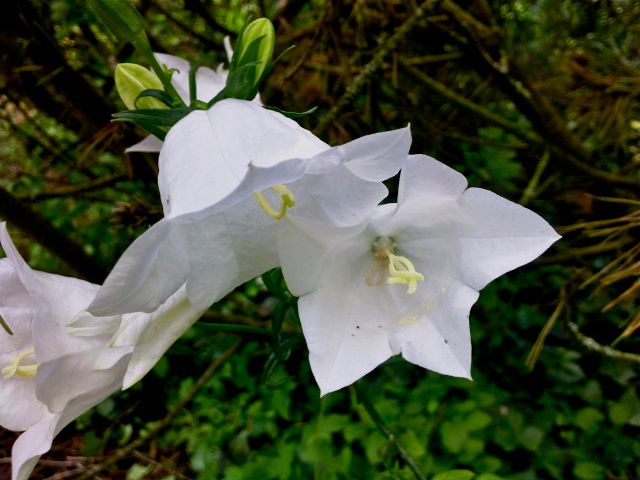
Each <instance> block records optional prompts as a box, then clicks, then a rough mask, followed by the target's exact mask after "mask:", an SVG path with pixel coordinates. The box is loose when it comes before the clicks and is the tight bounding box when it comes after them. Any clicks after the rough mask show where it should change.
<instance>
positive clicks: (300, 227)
mask: <svg viewBox="0 0 640 480" xmlns="http://www.w3.org/2000/svg"><path fill="white" fill-rule="evenodd" d="M364 227H365V224H360V225H356V226H353V227H347V228H335V227H333V226H332V225H326V224H324V223H319V222H316V221H313V220H310V219H306V218H300V217H292V216H289V217H287V218H285V219H284V220H283V221H282V222H280V224H279V225H278V252H280V263H281V267H282V273H283V275H284V277H285V280H286V281H287V286H288V287H289V290H290V291H291V293H293V294H294V295H295V296H297V297H300V296H302V295H304V294H306V293H309V292H311V291H312V290H315V289H317V288H319V287H320V285H321V281H322V278H323V276H324V273H325V271H326V267H327V262H328V260H329V256H330V255H331V250H332V249H333V248H334V247H335V246H337V245H338V244H340V243H342V242H344V241H346V240H349V239H351V238H354V237H355V236H357V235H358V234H359V233H360V232H361V231H362V230H363V229H364Z"/></svg>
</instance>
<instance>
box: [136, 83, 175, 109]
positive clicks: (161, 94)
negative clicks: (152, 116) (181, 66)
mask: <svg viewBox="0 0 640 480" xmlns="http://www.w3.org/2000/svg"><path fill="white" fill-rule="evenodd" d="M143 98H153V99H156V100H158V101H160V102H162V104H163V105H160V106H159V107H158V108H153V109H152V110H164V106H165V105H166V106H167V107H169V108H173V107H177V105H176V104H175V103H176V102H175V100H174V99H173V97H172V96H171V95H169V94H168V93H167V92H165V91H164V90H156V89H153V88H150V89H148V90H144V91H142V92H140V94H139V95H138V96H137V97H136V100H135V105H136V106H137V105H138V102H139V101H140V100H142V99H143ZM156 103H157V102H156Z"/></svg>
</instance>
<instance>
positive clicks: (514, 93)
mask: <svg viewBox="0 0 640 480" xmlns="http://www.w3.org/2000/svg"><path fill="white" fill-rule="evenodd" d="M445 4H446V6H447V8H448V9H450V10H451V11H454V10H461V11H463V12H464V15H452V17H453V18H454V19H455V20H456V22H457V23H458V25H459V26H460V27H461V28H462V29H463V30H464V31H465V33H466V34H467V35H468V37H469V40H468V41H464V42H460V43H461V44H462V46H463V47H466V48H467V49H468V50H469V51H471V52H473V53H475V54H476V55H475V56H474V57H475V58H476V59H477V60H479V61H480V62H481V63H480V65H481V67H482V68H483V69H484V70H488V71H489V72H490V73H492V74H494V75H495V78H496V80H497V81H498V84H499V86H500V87H501V88H502V89H503V91H504V92H505V93H506V94H507V95H508V96H509V97H510V98H511V100H512V101H513V103H514V104H515V105H516V106H517V107H518V108H519V110H520V111H521V112H522V113H523V114H524V115H525V116H526V117H527V118H528V120H529V121H530V122H531V124H532V125H533V128H535V129H536V130H537V132H538V133H539V135H540V136H541V137H542V138H543V139H544V140H545V143H546V142H551V143H552V144H553V146H554V147H555V149H560V150H562V151H563V152H564V155H562V157H561V158H563V159H564V160H565V161H567V163H569V164H571V165H573V166H574V167H576V168H577V169H579V170H581V171H582V172H584V173H587V174H588V175H590V176H592V177H594V178H599V179H601V180H604V181H606V182H609V183H613V184H618V185H628V186H634V187H637V186H638V185H640V178H634V177H631V176H625V175H619V174H616V173H612V172H607V171H604V170H601V169H599V168H596V167H593V166H592V164H593V161H592V156H593V155H592V152H591V150H590V149H588V148H587V147H586V146H585V145H584V144H583V143H582V142H581V141H580V139H579V138H578V137H576V136H575V135H574V134H573V132H571V131H570V130H569V129H568V128H567V126H566V122H565V121H564V119H563V118H562V116H561V115H560V112H559V111H558V110H557V109H556V108H555V107H554V106H553V105H552V104H551V102H550V101H549V100H548V99H547V98H546V97H545V96H544V95H543V94H542V93H541V92H540V91H539V90H538V89H537V88H535V86H534V85H533V83H532V82H531V80H530V79H529V76H527V75H526V74H524V73H523V72H522V71H521V70H520V68H519V65H518V64H517V62H514V61H509V60H508V58H507V56H506V54H505V52H500V58H499V59H498V60H495V59H494V58H493V57H492V56H491V53H490V50H491V47H492V46H493V45H487V37H486V35H484V33H482V34H481V33H480V30H479V29H478V26H477V25H483V24H482V22H480V21H478V20H475V19H474V18H473V17H472V16H471V15H469V14H468V13H466V11H464V10H463V9H461V7H459V6H458V5H457V4H456V3H455V2H453V1H452V0H446V1H445V3H443V8H444V7H445ZM471 19H473V21H472V20H471ZM465 40H466V39H465ZM492 41H493V40H492Z"/></svg>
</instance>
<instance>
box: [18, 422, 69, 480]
mask: <svg viewBox="0 0 640 480" xmlns="http://www.w3.org/2000/svg"><path fill="white" fill-rule="evenodd" d="M61 418H62V414H55V415H54V414H49V415H48V416H47V417H46V418H45V419H43V420H42V421H40V422H39V423H37V424H35V425H33V426H32V427H31V428H29V429H28V430H27V431H26V432H24V433H23V434H22V435H20V436H19V437H18V439H17V440H16V441H15V443H14V444H13V448H12V449H11V480H27V479H28V478H29V476H30V475H31V472H32V471H33V468H34V467H35V466H36V464H37V463H38V460H39V459H40V455H42V454H44V453H47V452H48V451H49V450H50V449H51V443H52V442H53V438H54V437H55V436H56V435H57V434H58V432H59V431H60V430H62V427H61V428H58V427H59V425H60V421H61Z"/></svg>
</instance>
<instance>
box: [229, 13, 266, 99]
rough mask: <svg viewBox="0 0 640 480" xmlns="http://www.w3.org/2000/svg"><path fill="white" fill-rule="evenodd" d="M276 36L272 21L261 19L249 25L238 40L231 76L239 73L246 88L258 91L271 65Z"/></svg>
mask: <svg viewBox="0 0 640 480" xmlns="http://www.w3.org/2000/svg"><path fill="white" fill-rule="evenodd" d="M275 36H276V34H275V31H274V29H273V24H272V23H271V21H270V20H269V19H267V18H259V19H258V20H254V21H253V22H251V23H250V24H249V25H247V27H246V28H245V29H244V31H243V32H242V34H241V35H240V37H239V38H238V40H237V42H236V48H235V53H234V55H233V60H232V62H231V68H230V70H231V75H233V74H234V72H238V76H240V77H241V78H242V83H243V84H244V86H245V88H250V89H251V90H253V89H257V88H258V85H259V84H260V82H261V81H262V79H263V77H264V76H265V74H266V71H267V68H268V67H269V65H270V63H271V57H272V55H273V48H274V44H275ZM254 95H255V94H254ZM252 98H253V97H252Z"/></svg>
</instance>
